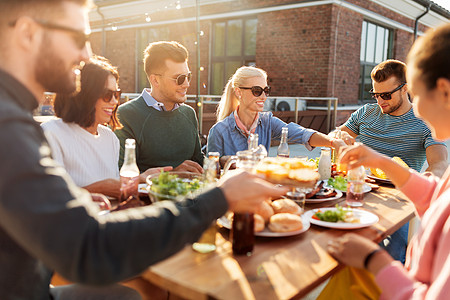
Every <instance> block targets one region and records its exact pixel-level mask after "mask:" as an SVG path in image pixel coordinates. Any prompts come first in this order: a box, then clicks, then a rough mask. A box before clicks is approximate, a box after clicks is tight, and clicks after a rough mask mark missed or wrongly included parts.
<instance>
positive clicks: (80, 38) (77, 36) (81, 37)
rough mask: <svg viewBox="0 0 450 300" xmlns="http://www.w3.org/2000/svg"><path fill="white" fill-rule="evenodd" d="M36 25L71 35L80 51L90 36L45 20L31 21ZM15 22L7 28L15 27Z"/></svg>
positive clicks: (81, 31)
mask: <svg viewBox="0 0 450 300" xmlns="http://www.w3.org/2000/svg"><path fill="white" fill-rule="evenodd" d="M33 20H34V21H35V22H36V23H37V24H39V25H41V26H42V27H44V28H47V29H51V30H61V31H66V32H69V33H71V35H72V38H73V41H74V42H75V45H77V47H78V48H79V49H80V50H81V49H83V48H84V47H85V46H86V43H87V42H88V41H89V38H90V34H89V33H86V32H84V31H83V30H79V29H75V28H71V27H68V26H64V25H59V24H54V23H51V22H48V21H46V20H38V19H33ZM16 23H17V20H16V21H12V22H10V23H9V26H11V27H14V26H16Z"/></svg>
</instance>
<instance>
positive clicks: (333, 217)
mask: <svg viewBox="0 0 450 300" xmlns="http://www.w3.org/2000/svg"><path fill="white" fill-rule="evenodd" d="M312 218H313V219H316V220H320V221H324V222H333V223H338V222H345V223H359V222H360V220H359V218H357V217H355V215H354V214H353V211H351V210H348V209H344V208H343V207H342V206H339V205H337V204H336V209H335V210H325V211H323V212H322V211H321V210H318V211H317V212H316V213H315V214H314V215H313V216H312Z"/></svg>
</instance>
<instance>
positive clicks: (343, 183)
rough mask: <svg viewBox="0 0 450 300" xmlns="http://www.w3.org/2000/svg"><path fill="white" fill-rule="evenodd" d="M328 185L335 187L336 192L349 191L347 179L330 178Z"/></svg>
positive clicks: (340, 177)
mask: <svg viewBox="0 0 450 300" xmlns="http://www.w3.org/2000/svg"><path fill="white" fill-rule="evenodd" d="M328 185H329V186H332V187H334V188H335V189H336V190H340V191H347V179H346V178H345V177H342V176H336V177H334V178H332V177H330V178H329V179H328Z"/></svg>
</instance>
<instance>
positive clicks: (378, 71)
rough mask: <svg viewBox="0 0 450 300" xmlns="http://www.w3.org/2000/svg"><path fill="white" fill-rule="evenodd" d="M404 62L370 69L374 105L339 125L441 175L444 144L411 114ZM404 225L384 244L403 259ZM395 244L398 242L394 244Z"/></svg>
mask: <svg viewBox="0 0 450 300" xmlns="http://www.w3.org/2000/svg"><path fill="white" fill-rule="evenodd" d="M405 74H406V65H405V64H404V63H403V62H401V61H398V60H393V59H390V60H387V61H384V62H382V63H380V64H379V65H377V66H376V67H375V68H374V69H373V70H372V72H371V74H370V75H371V78H372V86H373V89H372V90H371V91H370V93H371V94H372V97H373V98H374V99H376V101H377V103H376V104H375V103H374V104H366V105H364V106H363V107H361V108H360V109H358V110H357V111H355V112H354V113H352V115H351V116H350V118H349V119H348V120H347V122H345V123H344V125H342V126H341V127H340V128H341V130H342V131H343V132H347V133H348V134H349V135H350V136H352V137H353V138H356V137H357V136H358V137H359V139H360V141H361V142H362V143H363V144H365V145H367V146H369V147H371V148H372V149H375V150H376V151H378V152H380V153H383V154H385V155H387V156H390V157H393V156H398V157H400V158H401V159H402V160H403V161H405V162H406V163H407V164H408V166H409V167H410V168H412V169H414V170H416V171H418V172H420V171H421V169H422V166H423V164H424V162H425V158H426V159H427V162H428V168H427V169H426V171H429V172H431V173H433V174H434V175H436V176H439V177H441V176H442V175H443V174H444V172H445V170H446V168H447V165H448V164H447V149H446V146H445V144H443V143H440V142H437V141H435V140H434V139H433V138H432V136H431V131H430V129H429V128H428V127H427V125H426V124H425V123H424V122H423V121H422V120H421V119H419V118H417V117H416V116H415V115H414V112H413V105H412V103H411V102H410V101H409V98H408V94H407V86H406V77H405ZM407 226H408V224H406V225H405V226H403V227H402V228H400V230H398V231H397V232H396V233H394V234H393V235H392V236H391V238H392V241H391V245H390V246H388V247H387V250H388V251H389V252H390V254H391V255H392V256H393V257H394V258H395V259H397V260H400V261H402V262H404V259H405V250H406V243H407V236H408V227H407ZM397 243H399V244H398V245H397Z"/></svg>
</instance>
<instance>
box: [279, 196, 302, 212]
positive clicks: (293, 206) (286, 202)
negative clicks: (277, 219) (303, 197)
mask: <svg viewBox="0 0 450 300" xmlns="http://www.w3.org/2000/svg"><path fill="white" fill-rule="evenodd" d="M272 208H273V211H274V213H275V214H279V213H290V214H296V215H301V213H302V209H301V208H300V206H298V205H297V203H295V202H294V201H292V200H290V199H278V200H275V201H272Z"/></svg>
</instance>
